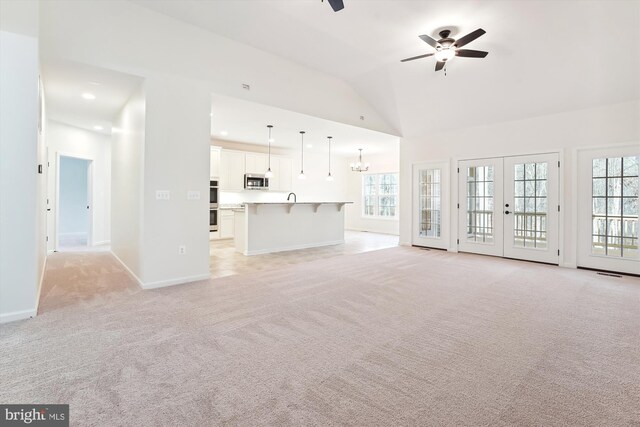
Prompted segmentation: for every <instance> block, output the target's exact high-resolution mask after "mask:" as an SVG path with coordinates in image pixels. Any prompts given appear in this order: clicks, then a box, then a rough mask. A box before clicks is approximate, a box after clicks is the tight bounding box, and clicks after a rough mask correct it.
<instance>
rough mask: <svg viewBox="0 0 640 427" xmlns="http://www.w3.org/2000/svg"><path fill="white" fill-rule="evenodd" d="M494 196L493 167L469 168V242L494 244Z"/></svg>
mask: <svg viewBox="0 0 640 427" xmlns="http://www.w3.org/2000/svg"><path fill="white" fill-rule="evenodd" d="M521 173H524V171H522V172H521ZM493 194H494V193H493V166H472V167H470V168H467V241H471V242H482V243H493Z"/></svg>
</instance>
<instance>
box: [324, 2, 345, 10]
mask: <svg viewBox="0 0 640 427" xmlns="http://www.w3.org/2000/svg"><path fill="white" fill-rule="evenodd" d="M327 1H328V2H329V4H330V5H331V8H332V9H333V11H334V12H337V11H339V10H342V9H344V3H343V2H342V0H327Z"/></svg>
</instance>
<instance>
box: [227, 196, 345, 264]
mask: <svg viewBox="0 0 640 427" xmlns="http://www.w3.org/2000/svg"><path fill="white" fill-rule="evenodd" d="M351 203H353V202H348V201H339V202H338V201H336V202H320V201H317V202H310V201H304V202H297V203H294V202H292V201H289V202H267V201H265V202H246V203H244V207H243V208H242V209H234V219H235V221H234V227H235V235H234V241H235V247H236V251H238V252H240V253H242V254H244V255H257V254H265V253H270V252H280V251H291V250H295V249H305V248H313V247H317V246H327V245H337V244H341V243H344V216H345V212H344V211H345V208H344V206H345V205H347V204H351Z"/></svg>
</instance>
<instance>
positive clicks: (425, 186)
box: [419, 169, 442, 237]
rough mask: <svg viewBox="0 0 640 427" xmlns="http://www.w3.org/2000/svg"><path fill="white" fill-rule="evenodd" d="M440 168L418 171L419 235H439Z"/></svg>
mask: <svg viewBox="0 0 640 427" xmlns="http://www.w3.org/2000/svg"><path fill="white" fill-rule="evenodd" d="M440 175H441V170H440V169H422V170H421V171H420V182H419V185H420V187H419V197H420V237H440V227H441V225H442V224H441V218H440V214H441V206H440V203H441V199H440V194H441V188H440V186H441V180H440Z"/></svg>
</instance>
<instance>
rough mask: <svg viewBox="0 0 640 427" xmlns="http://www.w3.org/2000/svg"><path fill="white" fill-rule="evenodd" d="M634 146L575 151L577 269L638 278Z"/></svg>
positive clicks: (639, 184)
mask: <svg viewBox="0 0 640 427" xmlns="http://www.w3.org/2000/svg"><path fill="white" fill-rule="evenodd" d="M639 163H640V149H639V148H638V146H637V145H635V146H628V147H615V148H607V149H594V150H581V151H579V152H578V173H577V178H578V250H577V262H578V267H587V268H595V269H599V270H610V271H618V272H621V273H631V274H640V250H639V244H638V242H639V241H640V224H639V221H638V217H639V215H640V207H639V205H640V204H639V201H638V198H639V193H640V178H639Z"/></svg>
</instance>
